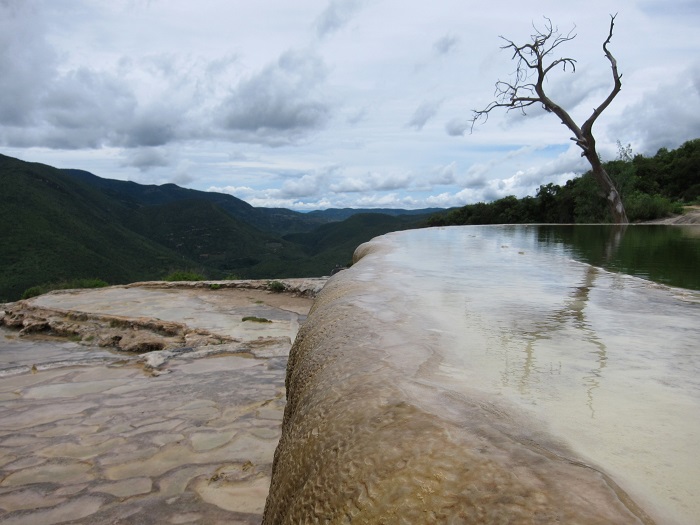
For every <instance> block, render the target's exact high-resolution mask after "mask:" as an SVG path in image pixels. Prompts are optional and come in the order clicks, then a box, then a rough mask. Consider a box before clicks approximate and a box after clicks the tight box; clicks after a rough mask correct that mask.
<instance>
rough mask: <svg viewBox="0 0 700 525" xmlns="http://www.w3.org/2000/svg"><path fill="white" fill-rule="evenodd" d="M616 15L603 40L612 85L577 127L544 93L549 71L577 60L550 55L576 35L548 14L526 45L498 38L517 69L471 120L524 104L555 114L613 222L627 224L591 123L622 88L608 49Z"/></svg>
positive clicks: (500, 83)
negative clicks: (588, 167)
mask: <svg viewBox="0 0 700 525" xmlns="http://www.w3.org/2000/svg"><path fill="white" fill-rule="evenodd" d="M616 16H617V15H611V16H610V31H609V33H608V38H607V39H606V40H605V42H603V51H604V53H605V57H606V58H607V59H608V61H609V62H610V66H611V69H612V77H613V87H612V89H611V91H610V93H609V94H608V96H607V97H606V98H605V100H603V102H601V103H600V105H599V106H598V107H596V108H595V109H593V113H592V114H591V116H590V117H589V118H588V120H586V121H585V122H584V123H583V125H582V126H580V127H579V126H578V124H576V122H574V120H573V118H571V116H570V115H569V113H568V112H567V111H566V110H565V109H564V108H562V107H561V106H560V105H558V104H557V103H556V102H554V101H553V100H552V99H551V98H550V97H549V95H547V93H546V92H545V88H544V83H545V78H546V77H547V75H548V74H549V73H550V72H551V71H552V70H554V69H557V68H561V69H563V70H564V71H566V69H567V67H568V68H570V69H571V71H572V72H574V71H576V60H574V59H573V58H568V57H559V58H552V54H553V53H554V51H555V50H556V49H557V48H558V47H559V46H560V45H562V44H565V43H566V42H569V41H570V40H573V39H574V38H576V35H575V34H573V30H571V31H569V32H568V33H567V34H562V33H560V32H559V29H558V28H556V27H554V26H553V25H552V21H551V20H550V19H549V18H547V17H545V24H544V29H538V28H537V27H534V29H535V33H534V34H533V35H531V37H530V39H531V42H529V43H527V44H524V45H517V44H516V43H515V42H513V41H512V40H508V39H507V38H504V37H501V39H503V40H504V41H505V42H506V44H505V45H504V46H502V48H501V49H510V50H512V52H513V57H512V58H513V60H515V61H516V64H517V67H516V70H515V72H514V73H513V78H512V79H511V80H510V81H509V82H504V81H502V80H499V81H497V82H496V95H495V100H494V101H493V102H491V103H490V104H489V105H488V106H486V107H485V108H484V109H482V110H474V111H473V118H472V120H471V123H472V130H473V128H474V124H475V123H476V122H477V121H479V120H482V119H483V120H487V119H488V116H489V113H491V111H493V110H494V109H496V108H506V110H507V111H510V110H513V109H517V110H520V111H521V112H522V113H523V114H525V109H526V108H527V107H529V106H532V105H534V104H541V105H542V107H543V108H544V109H545V111H547V112H548V113H554V114H555V115H556V116H557V117H559V118H560V119H561V121H562V123H563V124H564V125H565V126H566V127H567V128H569V129H570V130H571V131H572V132H573V134H574V136H573V137H572V139H571V140H573V141H574V142H576V145H577V146H578V147H579V148H581V150H582V153H581V156H582V157H586V159H587V160H588V162H589V163H590V165H591V168H592V173H593V177H594V178H595V180H596V181H597V182H598V185H599V187H600V189H601V190H602V192H603V193H604V194H605V196H606V198H607V200H608V206H609V208H610V213H611V215H612V218H613V221H614V222H616V223H622V224H626V223H627V222H628V220H627V214H626V213H625V207H624V205H623V204H622V199H621V198H620V194H619V193H618V191H617V189H616V188H615V184H614V183H613V181H612V179H611V178H610V176H609V175H608V173H607V172H606V171H605V168H604V167H603V164H602V163H601V161H600V158H599V156H598V152H597V151H596V145H595V138H594V137H593V124H594V123H595V121H596V120H597V119H598V117H599V116H600V114H601V113H602V112H603V111H604V110H605V109H606V108H607V107H608V106H609V105H610V103H611V102H612V101H613V99H614V98H615V97H616V96H617V94H618V93H619V92H620V89H621V88H622V82H621V80H620V79H621V77H622V75H621V74H620V73H619V72H618V70H617V61H616V60H615V57H613V55H612V53H611V52H610V50H609V49H608V45H609V44H610V40H611V39H612V36H613V28H614V26H615V17H616Z"/></svg>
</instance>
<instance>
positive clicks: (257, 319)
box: [241, 315, 272, 323]
mask: <svg viewBox="0 0 700 525" xmlns="http://www.w3.org/2000/svg"><path fill="white" fill-rule="evenodd" d="M241 320H242V321H243V322H246V321H251V322H253V323H271V322H272V321H270V320H269V319H265V318H264V317H255V316H254V315H250V316H247V317H244V318H243V319H241Z"/></svg>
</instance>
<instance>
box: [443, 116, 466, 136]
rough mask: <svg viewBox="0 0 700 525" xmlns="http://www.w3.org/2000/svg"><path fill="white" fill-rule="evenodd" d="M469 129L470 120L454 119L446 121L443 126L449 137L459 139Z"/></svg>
mask: <svg viewBox="0 0 700 525" xmlns="http://www.w3.org/2000/svg"><path fill="white" fill-rule="evenodd" d="M471 127H472V123H471V120H468V119H466V118H459V117H456V118H453V119H450V120H448V121H447V123H446V124H445V131H447V134H448V135H449V136H451V137H461V136H462V135H464V134H465V133H466V131H467V130H468V129H471Z"/></svg>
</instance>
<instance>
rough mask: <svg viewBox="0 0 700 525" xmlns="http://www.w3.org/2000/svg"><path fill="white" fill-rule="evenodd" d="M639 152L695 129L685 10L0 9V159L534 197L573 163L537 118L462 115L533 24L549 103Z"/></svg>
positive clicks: (293, 201)
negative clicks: (544, 58)
mask: <svg viewBox="0 0 700 525" xmlns="http://www.w3.org/2000/svg"><path fill="white" fill-rule="evenodd" d="M611 13H618V16H617V19H616V25H615V34H614V36H613V40H612V44H611V46H610V49H611V51H612V52H613V54H614V55H615V57H616V58H617V61H618V65H619V68H620V71H621V72H622V74H623V77H622V82H623V89H622V92H621V93H620V94H619V95H618V97H617V98H616V99H615V101H614V102H613V104H612V105H611V106H610V107H609V108H608V110H607V111H606V112H605V113H604V114H603V115H602V117H601V118H600V119H599V121H598V122H597V123H596V126H595V128H594V131H595V132H596V136H597V137H598V143H599V150H600V153H601V155H602V156H603V158H604V159H605V160H609V159H613V158H615V156H616V155H617V146H616V142H617V141H620V142H621V143H623V144H625V145H627V144H631V146H632V149H633V151H634V153H643V154H654V153H655V152H656V151H657V150H658V149H659V148H660V147H668V148H675V147H677V146H679V145H680V144H682V143H683V142H685V141H686V140H690V139H694V138H698V137H700V31H698V28H699V27H700V2H698V1H697V0H585V1H579V0H569V1H566V2H562V1H561V0H535V1H532V2H522V1H519V0H518V1H515V0H500V1H498V2H484V1H478V2H477V1H466V0H436V1H433V2H426V1H424V0H294V1H290V0H257V1H251V0H197V1H194V0H0V153H4V154H6V155H10V156H14V157H18V158H21V159H23V160H27V161H34V162H43V163H46V164H51V165H53V166H57V167H61V168H81V169H85V170H88V171H91V172H93V173H95V174H97V175H99V176H102V177H107V178H114V179H121V180H133V181H135V182H139V183H143V184H163V183H166V182H174V183H176V184H179V185H181V186H185V187H189V188H195V189H200V190H209V191H220V192H227V193H231V194H233V195H235V196H237V197H239V198H241V199H244V200H246V201H248V202H250V203H251V204H253V205H255V206H281V207H286V208H292V209H297V210H309V209H319V208H328V207H370V208H371V207H397V208H423V207H433V206H436V207H448V206H458V205H463V204H467V203H472V202H477V201H490V200H493V199H497V198H500V197H503V196H506V195H516V196H518V197H521V196H524V195H528V194H530V195H533V194H534V192H535V191H536V189H537V187H538V186H539V185H540V184H543V183H547V182H556V183H562V182H564V181H566V180H567V179H568V178H571V177H572V176H573V175H574V174H580V173H582V172H583V171H585V170H586V165H585V164H584V162H583V161H582V159H581V157H580V155H579V152H578V151H577V150H576V149H575V146H574V145H573V143H572V142H571V141H570V140H569V137H570V133H569V131H568V130H567V129H566V128H564V126H562V125H561V124H560V123H559V122H558V120H557V119H556V118H555V117H554V116H552V115H549V114H545V113H544V112H543V111H542V110H534V111H532V112H531V113H529V114H528V115H527V116H526V117H523V116H521V115H519V114H517V113H516V112H511V113H503V112H499V113H494V114H492V116H491V118H490V119H489V120H488V122H486V123H484V124H481V125H477V126H476V127H475V128H474V130H473V132H471V133H470V130H469V125H468V121H469V119H470V117H471V115H472V113H471V111H472V110H474V109H481V108H483V107H484V106H486V105H487V104H488V103H489V102H490V101H491V100H492V98H493V95H494V83H495V81H496V80H498V79H502V80H508V79H509V75H510V74H511V73H512V71H513V70H514V64H513V62H511V60H510V55H509V54H508V53H507V52H505V51H501V50H500V46H501V45H502V43H503V41H502V40H500V39H499V36H501V35H502V36H504V37H507V38H509V39H511V40H514V41H516V42H519V43H521V42H522V43H525V42H527V41H528V40H529V37H530V34H531V33H532V24H533V23H534V24H537V25H541V23H542V22H543V16H547V17H549V18H550V19H551V20H552V21H553V22H554V23H555V24H556V25H557V26H558V27H559V28H560V29H561V30H562V31H564V32H568V31H570V30H571V29H573V28H574V27H575V29H574V32H575V34H576V35H577V37H576V39H575V40H574V41H572V42H569V43H568V44H567V45H566V46H563V47H561V48H559V49H560V50H561V53H562V55H566V56H570V57H573V58H575V59H576V60H577V68H576V72H575V73H574V74H572V73H570V72H568V71H567V72H559V71H557V72H556V73H555V74H553V75H552V76H551V79H550V80H549V82H548V84H547V89H548V90H549V92H550V93H551V97H552V98H553V99H555V101H557V102H559V103H560V105H562V106H564V107H565V108H567V109H569V110H570V112H571V113H572V114H573V115H574V117H575V118H577V119H579V120H581V121H582V120H585V118H587V117H588V115H589V114H590V111H591V109H592V108H593V107H594V106H597V105H598V104H599V103H600V101H602V100H603V98H604V97H605V96H606V95H607V92H608V91H609V90H610V87H611V74H610V66H609V63H608V62H607V61H606V60H605V58H604V56H603V54H602V49H601V45H602V42H603V41H604V40H605V38H606V36H607V32H608V24H609V15H610V14H611Z"/></svg>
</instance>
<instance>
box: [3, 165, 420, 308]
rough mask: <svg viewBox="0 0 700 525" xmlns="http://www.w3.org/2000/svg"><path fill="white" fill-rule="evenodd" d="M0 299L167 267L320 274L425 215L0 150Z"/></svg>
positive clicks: (212, 273) (126, 278)
mask: <svg viewBox="0 0 700 525" xmlns="http://www.w3.org/2000/svg"><path fill="white" fill-rule="evenodd" d="M0 194H1V195H2V200H1V201H0V220H2V224H3V225H4V228H3V229H2V230H1V231H0V246H1V249H0V302H2V301H11V300H16V299H18V298H20V297H21V295H22V293H23V292H24V291H25V290H26V289H28V288H30V287H32V286H36V285H47V284H51V283H57V282H60V281H69V280H73V279H85V278H91V279H101V280H103V281H105V282H107V283H109V284H123V283H128V282H134V281H139V280H152V279H161V278H163V277H164V276H165V275H167V274H168V273H170V272H172V271H175V270H190V271H195V272H197V273H199V274H201V275H203V276H205V277H206V278H209V279H223V278H227V277H232V276H237V277H241V278H271V279H273V278H282V277H307V276H321V275H328V274H329V273H330V272H331V270H332V269H333V268H334V267H335V266H336V265H337V264H347V263H348V262H349V261H350V259H351V257H352V253H353V251H354V250H355V248H356V247H357V245H359V244H361V243H363V242H365V241H368V240H370V239H371V238H372V237H375V236H376V235H381V234H384V233H387V232H389V231H393V230H399V229H406V228H411V227H420V226H421V225H422V224H423V222H424V221H425V220H426V219H427V215H405V216H404V215H401V216H397V217H391V216H388V215H383V214H378V213H374V214H355V215H352V214H350V218H349V219H347V220H345V221H336V222H329V221H331V220H334V219H333V218H334V216H333V214H330V215H329V216H328V217H324V216H323V215H322V214H321V215H318V214H314V215H309V214H303V213H298V212H294V211H291V210H284V209H266V208H254V207H252V206H250V205H249V204H247V203H245V202H244V201H242V200H240V199H237V198H235V197H233V196H230V195H225V194H219V193H208V192H201V191H196V190H188V189H185V188H180V187H178V186H176V185H174V184H165V185H162V186H152V185H151V186H149V185H140V184H136V183H133V182H124V181H114V180H109V179H102V178H100V177H97V176H95V175H93V174H91V173H88V172H85V171H80V170H60V169H56V168H52V167H50V166H46V165H43V164H37V163H29V162H23V161H20V160H18V159H14V158H11V157H7V156H4V155H0Z"/></svg>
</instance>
